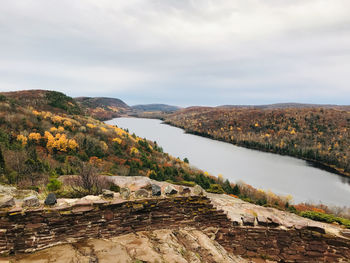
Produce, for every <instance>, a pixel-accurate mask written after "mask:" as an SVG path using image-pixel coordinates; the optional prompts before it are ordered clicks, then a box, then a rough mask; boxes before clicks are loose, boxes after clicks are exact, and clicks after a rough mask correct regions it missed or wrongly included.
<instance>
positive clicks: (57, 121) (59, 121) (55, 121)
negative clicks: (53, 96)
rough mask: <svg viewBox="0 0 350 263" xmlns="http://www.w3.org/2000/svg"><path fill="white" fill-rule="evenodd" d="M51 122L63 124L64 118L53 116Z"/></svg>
mask: <svg viewBox="0 0 350 263" xmlns="http://www.w3.org/2000/svg"><path fill="white" fill-rule="evenodd" d="M51 120H52V122H54V123H61V122H62V121H63V118H62V117H61V116H57V115H55V116H53V117H52V118H51Z"/></svg>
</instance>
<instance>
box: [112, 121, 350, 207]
mask: <svg viewBox="0 0 350 263" xmlns="http://www.w3.org/2000/svg"><path fill="white" fill-rule="evenodd" d="M107 123H109V124H112V125H118V127H121V128H127V129H129V131H130V132H131V133H135V134H136V135H137V136H140V137H142V138H147V139H149V140H151V141H157V143H158V145H159V146H161V147H163V149H164V152H167V153H170V154H171V155H173V156H174V157H179V158H181V159H183V158H185V157H187V158H188V159H189V161H190V164H191V165H194V166H196V167H198V168H200V169H202V170H203V171H207V172H209V173H211V174H213V175H218V174H222V175H223V176H224V178H227V179H229V180H230V181H232V182H237V181H239V180H242V181H244V182H245V183H248V184H251V185H252V186H254V187H256V188H261V189H264V190H271V191H272V192H274V193H276V194H281V195H287V194H290V195H292V196H293V199H294V201H295V202H296V203H298V202H305V201H307V202H313V203H320V202H321V203H324V204H328V205H339V206H350V179H348V178H344V177H341V176H338V175H336V174H332V173H329V172H326V171H323V170H320V169H318V168H314V167H312V166H309V165H308V164H307V162H305V161H303V160H298V159H295V158H292V157H287V156H281V155H277V154H271V153H265V152H259V151H255V150H249V149H245V148H242V147H237V146H234V145H232V144H229V143H225V142H220V141H215V140H211V139H208V138H204V137H200V136H196V135H192V134H186V133H185V132H184V130H182V129H179V128H175V127H172V126H169V125H166V124H162V122H161V121H160V120H153V119H137V118H117V119H113V120H110V121H108V122H107Z"/></svg>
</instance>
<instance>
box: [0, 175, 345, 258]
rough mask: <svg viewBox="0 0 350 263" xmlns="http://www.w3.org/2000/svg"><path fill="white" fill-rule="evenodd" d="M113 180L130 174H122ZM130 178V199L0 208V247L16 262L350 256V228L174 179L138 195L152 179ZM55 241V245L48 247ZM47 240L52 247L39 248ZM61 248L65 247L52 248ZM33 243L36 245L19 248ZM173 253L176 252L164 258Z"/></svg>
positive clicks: (84, 200) (89, 200)
mask: <svg viewBox="0 0 350 263" xmlns="http://www.w3.org/2000/svg"><path fill="white" fill-rule="evenodd" d="M112 180H117V181H118V180H119V181H120V184H121V183H122V181H123V182H124V183H125V184H127V181H128V179H127V178H125V177H124V178H122V177H121V178H118V177H114V178H112ZM130 180H131V181H129V186H130V189H131V190H132V192H133V193H132V194H131V195H130V196H128V197H127V198H128V200H125V199H123V198H121V196H120V194H114V197H113V198H110V199H105V198H103V197H87V198H84V199H79V200H59V202H58V204H57V205H56V206H53V207H44V206H40V207H38V208H22V207H19V206H18V207H13V208H10V209H6V210H3V211H1V213H0V226H1V227H0V228H1V229H0V252H1V253H2V254H3V255H9V254H16V255H15V256H12V258H11V260H12V261H19V262H21V260H22V262H30V260H32V262H36V261H33V260H35V259H38V257H39V258H41V260H46V261H42V262H55V261H54V260H51V259H53V258H56V259H58V256H57V255H60V256H59V257H60V258H61V257H63V258H67V257H70V259H69V260H68V259H67V261H66V262H69V261H71V262H84V261H86V262H108V260H107V259H106V258H109V257H115V255H116V254H117V253H119V254H120V255H122V256H121V257H120V258H119V257H118V258H116V260H117V261H116V262H196V260H195V258H198V260H200V261H201V262H245V259H247V258H248V259H249V258H250V259H257V258H259V259H260V260H270V261H275V262H347V261H348V260H349V259H350V240H349V237H347V235H348V234H349V233H348V232H347V231H346V230H344V229H342V228H340V227H339V226H334V225H328V224H323V223H319V222H314V221H311V220H308V219H304V218H300V217H298V216H296V215H291V214H289V213H285V212H280V211H278V210H275V209H271V208H264V207H258V206H255V205H252V204H248V203H246V202H243V201H241V200H239V199H236V198H233V197H229V196H226V195H215V194H206V193H204V194H205V195H196V192H195V191H194V189H190V191H184V189H183V188H182V189H180V187H179V186H171V187H173V188H174V189H175V190H176V191H177V193H176V194H173V195H163V194H162V195H161V196H159V197H157V196H152V195H151V192H149V197H142V198H140V197H137V195H135V193H136V192H137V189H138V190H139V189H140V188H142V189H147V187H146V186H147V185H148V184H149V183H155V182H154V181H151V180H149V179H148V178H144V177H143V178H142V179H141V178H139V179H138V178H132V179H130ZM157 184H158V185H159V186H160V187H161V188H162V190H163V191H162V193H164V192H166V191H168V192H169V189H167V186H168V185H169V184H167V183H159V182H157ZM146 191H147V190H146ZM180 192H182V194H179V193H180ZM62 244H68V245H62ZM57 245H61V246H57ZM52 246H56V247H55V248H49V247H52ZM45 248H49V249H46V250H43V251H39V250H42V249H45ZM62 250H66V251H68V252H69V253H68V252H67V253H64V255H63V254H57V253H59V251H62ZM35 251H39V252H36V253H34V254H32V255H29V256H28V255H24V253H29V252H35ZM118 251H119V252H118ZM45 255H46V256H45ZM55 255H56V256H55ZM69 255H70V256H69ZM152 255H154V256H152ZM170 255H171V257H175V256H176V257H178V258H181V260H180V259H179V260H175V259H174V260H171V259H170V260H169V257H170ZM176 257H175V258H176ZM242 257H244V258H245V259H242ZM50 258H51V259H50ZM23 260H24V261H23ZM60 260H62V258H61V259H60ZM118 260H119V261H118ZM136 260H139V261H136Z"/></svg>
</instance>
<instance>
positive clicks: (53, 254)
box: [11, 228, 249, 263]
mask: <svg viewBox="0 0 350 263" xmlns="http://www.w3.org/2000/svg"><path fill="white" fill-rule="evenodd" d="M11 262H13V263H15V262H16V263H24V262H26V263H37V262H43V263H44V262H56V263H66V262H81V263H92V262H95V263H97V262H102V263H103V262H106V263H107V262H116V263H117V262H119V263H129V262H132V263H136V262H140V263H141V262H149V263H156V262H178V263H200V262H203V263H212V262H221V263H224V262H225V263H247V262H249V261H248V260H246V259H243V258H242V257H240V256H233V255H230V253H228V252H227V251H226V250H225V249H224V248H223V247H222V246H221V245H220V244H219V243H218V242H217V241H215V240H212V239H210V238H209V237H208V236H207V235H205V234H204V233H202V232H200V231H198V230H196V229H192V228H181V229H179V230H169V229H161V230H155V231H143V232H137V233H131V234H126V235H121V236H119V237H114V238H110V239H103V240H102V239H90V240H88V241H81V242H78V243H76V244H74V245H60V246H56V247H53V248H49V249H45V250H43V251H39V252H37V253H34V254H29V255H24V256H22V257H20V256H17V257H11Z"/></svg>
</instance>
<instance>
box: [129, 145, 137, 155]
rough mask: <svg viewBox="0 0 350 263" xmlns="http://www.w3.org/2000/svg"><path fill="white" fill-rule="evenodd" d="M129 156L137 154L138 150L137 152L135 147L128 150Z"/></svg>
mask: <svg viewBox="0 0 350 263" xmlns="http://www.w3.org/2000/svg"><path fill="white" fill-rule="evenodd" d="M130 152H131V154H133V153H134V154H138V153H139V150H137V149H136V148H135V147H132V148H131V150H130Z"/></svg>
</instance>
